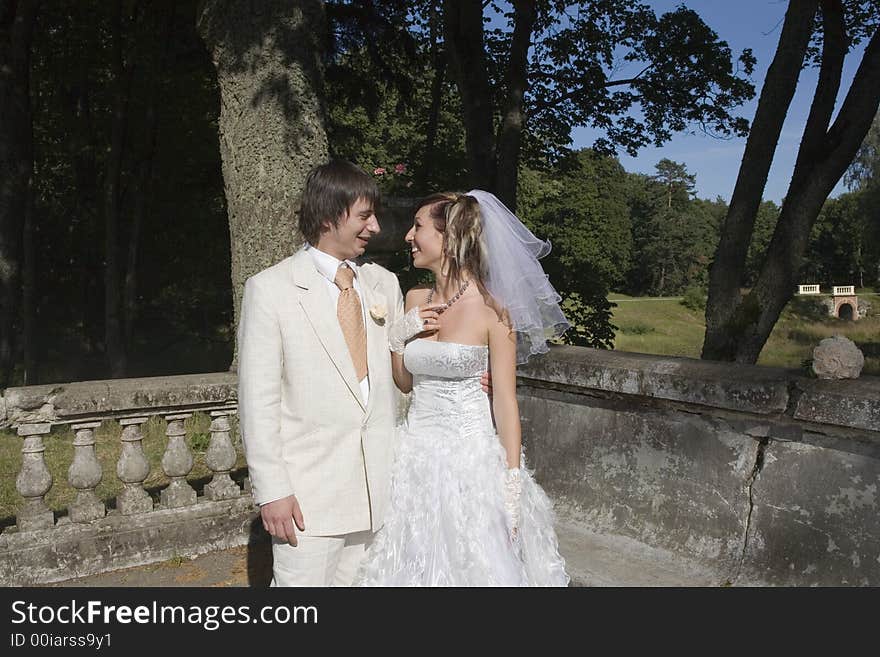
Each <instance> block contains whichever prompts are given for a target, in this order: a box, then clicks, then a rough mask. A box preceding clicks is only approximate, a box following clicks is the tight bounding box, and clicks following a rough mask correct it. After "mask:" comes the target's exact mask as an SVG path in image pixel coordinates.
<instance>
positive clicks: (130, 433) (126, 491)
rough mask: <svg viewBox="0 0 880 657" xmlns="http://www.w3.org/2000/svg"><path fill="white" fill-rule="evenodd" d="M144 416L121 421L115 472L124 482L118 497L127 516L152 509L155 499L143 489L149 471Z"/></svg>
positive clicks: (118, 501)
mask: <svg viewBox="0 0 880 657" xmlns="http://www.w3.org/2000/svg"><path fill="white" fill-rule="evenodd" d="M146 421H147V418H145V417H131V418H124V419H122V420H119V424H120V425H121V426H122V451H121V452H120V454H119V461H118V462H117V463H116V475H117V476H118V477H119V480H120V481H121V482H122V484H123V486H122V492H121V493H120V494H119V496H118V497H117V498H116V508H117V509H119V512H120V513H121V514H122V515H124V516H133V515H136V514H138V513H147V512H148V511H152V510H153V500H152V499H151V498H150V495H149V493H147V491H145V490H144V479H146V478H147V475H149V474H150V462H149V461H147V457H146V456H145V455H144V445H143V442H142V441H143V438H144V435H143V432H142V430H141V427H142V425H143V424H144V422H146Z"/></svg>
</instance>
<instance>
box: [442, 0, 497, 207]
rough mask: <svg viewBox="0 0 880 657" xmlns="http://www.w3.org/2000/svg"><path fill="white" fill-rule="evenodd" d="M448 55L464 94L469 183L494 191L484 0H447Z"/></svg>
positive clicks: (463, 112) (463, 117) (490, 92)
mask: <svg viewBox="0 0 880 657" xmlns="http://www.w3.org/2000/svg"><path fill="white" fill-rule="evenodd" d="M443 24H444V31H445V41H446V54H447V56H448V57H449V63H450V65H451V69H452V73H453V75H454V76H455V81H456V84H457V86H458V91H459V93H460V94H461V104H462V119H463V122H464V128H465V138H466V150H467V163H468V180H469V184H470V185H472V186H473V187H479V188H481V189H485V190H489V191H492V190H494V183H495V178H496V176H495V171H496V162H495V148H494V144H493V137H494V132H495V131H494V129H493V124H494V121H493V104H492V90H491V87H490V86H489V68H488V63H487V61H486V51H485V47H484V44H483V2H482V0H444V2H443Z"/></svg>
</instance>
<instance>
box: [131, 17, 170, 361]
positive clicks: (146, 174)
mask: <svg viewBox="0 0 880 657" xmlns="http://www.w3.org/2000/svg"><path fill="white" fill-rule="evenodd" d="M174 14H175V10H174V6H173V5H172V6H171V9H170V11H169V12H168V20H167V25H165V26H164V27H165V40H164V47H163V48H162V50H161V51H160V54H159V55H158V57H156V58H155V59H154V61H155V62H157V65H154V66H153V67H151V70H150V71H149V72H148V76H149V80H148V84H149V93H148V94H147V100H146V108H145V110H144V115H145V125H144V134H145V139H144V141H143V143H142V144H141V147H140V149H139V150H140V154H139V158H140V161H139V162H138V165H137V173H136V174H135V175H136V180H135V188H134V193H133V199H134V201H133V202H134V206H133V208H132V213H131V226H130V230H129V236H128V257H127V259H126V267H125V283H124V287H123V291H122V313H123V321H122V324H123V338H124V344H125V351H126V353H131V351H132V349H133V342H134V326H135V319H136V318H137V283H138V254H139V253H140V243H141V232H142V229H143V224H144V219H145V217H146V216H147V212H148V206H149V199H150V197H151V192H152V181H153V159H154V157H155V154H156V135H157V129H156V94H157V90H158V86H159V76H160V75H161V72H162V71H165V70H166V69H167V68H168V63H169V62H168V60H169V53H170V50H171V43H172V40H173V34H174Z"/></svg>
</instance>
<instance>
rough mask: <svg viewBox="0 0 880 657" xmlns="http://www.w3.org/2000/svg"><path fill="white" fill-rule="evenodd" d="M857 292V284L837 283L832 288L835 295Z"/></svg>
mask: <svg viewBox="0 0 880 657" xmlns="http://www.w3.org/2000/svg"><path fill="white" fill-rule="evenodd" d="M855 293H856V288H855V285H835V286H834V287H832V288H831V294H833V295H834V296H845V295H853V294H855Z"/></svg>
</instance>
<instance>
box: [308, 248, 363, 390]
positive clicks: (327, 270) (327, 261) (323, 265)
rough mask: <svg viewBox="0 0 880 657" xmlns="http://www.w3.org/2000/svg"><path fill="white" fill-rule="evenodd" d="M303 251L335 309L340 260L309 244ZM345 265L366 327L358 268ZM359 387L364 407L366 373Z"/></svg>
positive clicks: (349, 262) (337, 300)
mask: <svg viewBox="0 0 880 657" xmlns="http://www.w3.org/2000/svg"><path fill="white" fill-rule="evenodd" d="M305 249H306V250H307V251H308V252H309V254H310V255H311V256H312V259H313V260H314V261H315V268H316V269H317V270H318V273H320V274H321V276H323V277H324V280H325V281H326V282H327V290H328V291H329V293H330V299H331V300H332V301H333V307H334V308H335V307H336V305H337V303H338V302H339V294H340V292H341V290H340V289H339V287H338V286H337V285H336V283H335V280H336V270H337V269H339V265H341V264H342V262H343V261H342V260H337V259H336V258H335V257H333V256H332V255H330V254H329V253H324V252H323V251H321V249H319V248H318V247H316V246H312V245H311V244H308V243H306V245H305ZM345 263H346V264H347V265H348V266H349V267H350V268H351V270H352V271H353V272H354V291H355V292H356V293H357V295H358V299H360V302H361V316H362V317H363V322H364V328H366V326H367V314H366V308H365V307H364V295H363V294H361V284H360V282H359V279H360V277H359V276H358V266H357V264H356V263H355V262H354V261H353V260H345ZM360 386H361V396H362V397H363V400H364V405H365V406H366V404H367V400H368V399H369V397H370V375H369V373H367V376H365V377H364V378H363V379H362V380H361V381H360Z"/></svg>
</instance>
